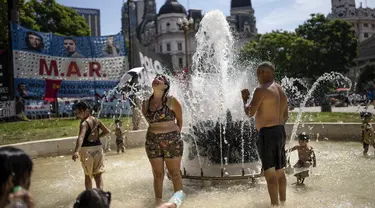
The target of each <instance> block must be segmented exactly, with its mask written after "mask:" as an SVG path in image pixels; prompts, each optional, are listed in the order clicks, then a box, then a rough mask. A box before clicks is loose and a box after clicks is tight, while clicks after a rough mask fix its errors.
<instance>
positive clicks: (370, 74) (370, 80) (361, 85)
mask: <svg viewBox="0 0 375 208" xmlns="http://www.w3.org/2000/svg"><path fill="white" fill-rule="evenodd" d="M357 83H358V84H357V90H358V92H363V91H365V90H366V89H370V88H373V86H374V84H375V63H373V64H370V65H367V66H366V67H365V68H364V69H363V70H362V72H361V74H360V75H359V78H358V82H357Z"/></svg>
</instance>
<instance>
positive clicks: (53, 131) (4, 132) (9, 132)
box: [0, 118, 132, 145]
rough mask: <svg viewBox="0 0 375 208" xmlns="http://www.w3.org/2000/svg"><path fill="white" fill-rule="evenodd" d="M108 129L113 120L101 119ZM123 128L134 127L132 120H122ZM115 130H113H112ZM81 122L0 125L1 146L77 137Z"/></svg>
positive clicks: (47, 120) (55, 120) (60, 120)
mask: <svg viewBox="0 0 375 208" xmlns="http://www.w3.org/2000/svg"><path fill="white" fill-rule="evenodd" d="M100 120H101V121H102V122H103V123H104V124H105V125H106V126H107V127H108V128H109V127H110V125H111V123H112V122H113V120H112V119H100ZM122 121H123V126H124V127H127V126H128V125H129V127H131V126H132V124H131V118H122ZM112 130H113V129H112ZM78 131H79V120H73V119H43V120H32V121H21V122H8V123H0V145H5V144H13V143H20V142H28V141H36V140H44V139H55V138H61V137H71V136H77V135H78Z"/></svg>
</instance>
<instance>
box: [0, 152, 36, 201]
mask: <svg viewBox="0 0 375 208" xmlns="http://www.w3.org/2000/svg"><path fill="white" fill-rule="evenodd" d="M32 170H33V162H32V161H31V159H30V157H29V156H28V155H27V154H26V153H25V152H24V151H23V150H21V149H18V148H16V147H11V146H7V147H1V148H0V187H1V188H0V195H3V194H4V193H1V192H2V187H4V186H5V185H6V184H7V183H8V180H9V176H12V177H13V178H12V182H13V185H14V186H19V185H21V184H24V183H26V182H27V177H30V176H31V171H32ZM23 188H26V189H28V188H29V187H23Z"/></svg>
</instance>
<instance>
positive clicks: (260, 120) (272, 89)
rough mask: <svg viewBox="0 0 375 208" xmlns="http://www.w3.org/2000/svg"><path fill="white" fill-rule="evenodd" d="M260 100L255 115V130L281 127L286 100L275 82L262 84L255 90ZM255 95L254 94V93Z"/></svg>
mask: <svg viewBox="0 0 375 208" xmlns="http://www.w3.org/2000/svg"><path fill="white" fill-rule="evenodd" d="M256 93H259V94H260V95H261V96H260V97H261V98H262V100H261V103H260V105H259V108H258V111H257V112H256V115H255V122H256V128H257V130H258V131H259V130H260V129H261V128H263V127H270V126H278V125H283V124H284V121H285V115H284V114H285V109H287V98H286V95H285V93H284V91H283V89H282V88H281V86H280V85H279V84H277V83H276V82H272V83H268V84H264V85H262V86H260V87H259V88H257V89H256ZM254 94H255V93H254Z"/></svg>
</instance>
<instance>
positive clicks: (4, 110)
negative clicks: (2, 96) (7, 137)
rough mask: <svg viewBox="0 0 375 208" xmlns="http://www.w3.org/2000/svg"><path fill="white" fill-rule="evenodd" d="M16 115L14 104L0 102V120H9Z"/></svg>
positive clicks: (12, 102) (12, 101)
mask: <svg viewBox="0 0 375 208" xmlns="http://www.w3.org/2000/svg"><path fill="white" fill-rule="evenodd" d="M15 115H16V102H15V101H14V100H11V101H0V118H9V117H13V116H15Z"/></svg>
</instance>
